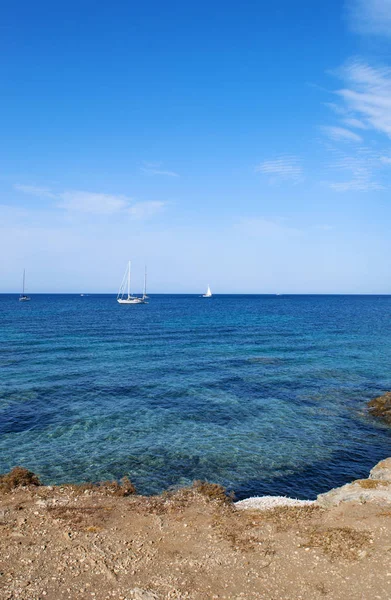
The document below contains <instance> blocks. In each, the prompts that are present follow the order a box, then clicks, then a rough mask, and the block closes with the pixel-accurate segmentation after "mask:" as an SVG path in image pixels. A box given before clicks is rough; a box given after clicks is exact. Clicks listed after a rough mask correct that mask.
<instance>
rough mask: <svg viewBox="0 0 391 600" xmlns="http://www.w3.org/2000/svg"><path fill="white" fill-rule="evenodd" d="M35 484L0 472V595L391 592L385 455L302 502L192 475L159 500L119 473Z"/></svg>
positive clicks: (315, 596) (17, 473)
mask: <svg viewBox="0 0 391 600" xmlns="http://www.w3.org/2000/svg"><path fill="white" fill-rule="evenodd" d="M23 483H27V484H28V485H24V486H23V485H20V484H23ZM38 484H39V481H38V479H37V478H36V476H35V475H34V474H32V473H30V472H28V471H27V470H23V469H19V470H14V471H13V472H11V473H10V474H8V475H6V476H5V477H4V476H3V477H2V479H0V531H1V536H0V596H1V597H2V598H5V599H7V600H14V599H23V600H37V599H40V600H44V599H45V600H59V599H62V598H66V599H68V600H73V599H79V598H80V599H83V600H84V599H86V598H89V599H91V598H92V599H94V600H112V599H113V598H115V599H118V600H170V599H175V600H213V599H216V600H217V599H221V600H243V599H245V600H247V599H249V600H251V599H254V600H256V599H260V600H266V599H267V600H269V599H271V598H272V599H273V600H300V599H303V600H306V599H307V598H308V599H311V600H321V599H322V598H324V597H329V598H330V599H331V598H332V599H333V600H339V599H340V600H349V599H351V600H353V599H356V598H372V597H376V598H377V599H380V600H388V599H389V597H390V596H391V575H390V573H389V557H388V554H387V552H386V550H387V549H390V548H391V458H388V459H385V460H384V461H381V462H380V463H378V464H377V465H376V466H375V467H374V468H373V469H372V470H371V472H370V474H369V477H368V479H363V480H356V481H354V482H352V483H348V484H346V485H345V486H342V487H341V488H336V489H333V490H330V491H329V492H327V493H326V494H321V495H319V496H318V499H317V501H316V502H313V501H310V502H309V503H308V502H307V503H306V502H305V501H295V500H294V499H289V498H281V497H280V498H277V497H261V498H253V499H252V501H251V502H249V499H248V500H245V501H239V502H238V503H235V502H233V500H232V498H230V497H229V496H227V494H226V493H225V491H224V489H223V488H222V487H221V486H219V485H216V484H209V483H202V482H195V483H194V484H193V486H191V487H188V488H182V489H179V490H177V491H176V492H165V493H163V494H160V495H159V496H139V495H137V494H136V493H135V489H134V487H133V486H132V484H131V482H130V481H129V480H127V479H124V480H122V482H121V483H120V484H119V483H117V482H114V483H113V482H106V483H102V484H99V485H95V486H94V485H88V484H86V485H84V486H80V485H79V486H77V485H64V486H41V485H38ZM246 503H247V505H246ZM257 503H258V504H257Z"/></svg>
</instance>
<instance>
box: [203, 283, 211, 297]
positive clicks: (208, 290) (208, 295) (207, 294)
mask: <svg viewBox="0 0 391 600" xmlns="http://www.w3.org/2000/svg"><path fill="white" fill-rule="evenodd" d="M202 297H203V298H212V292H211V289H210V286H209V284H208V289H207V290H206V294H203V296H202Z"/></svg>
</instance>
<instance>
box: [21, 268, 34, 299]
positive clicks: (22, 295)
mask: <svg viewBox="0 0 391 600" xmlns="http://www.w3.org/2000/svg"><path fill="white" fill-rule="evenodd" d="M25 278H26V269H23V291H22V293H21V294H20V296H19V302H28V300H31V298H30V297H29V296H27V295H26V294H25V291H24V283H25Z"/></svg>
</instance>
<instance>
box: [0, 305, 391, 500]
mask: <svg viewBox="0 0 391 600" xmlns="http://www.w3.org/2000/svg"><path fill="white" fill-rule="evenodd" d="M16 302H17V301H16V299H15V297H13V296H0V308H1V310H0V368H1V371H2V374H3V377H2V383H1V384H0V386H1V387H0V472H1V471H5V470H8V469H10V468H11V467H13V466H15V465H16V464H23V465H25V466H26V467H29V468H31V469H32V470H34V471H36V472H37V473H39V474H40V475H41V476H42V478H43V480H44V481H45V482H48V483H59V482H64V481H75V482H76V481H78V482H80V481H85V480H92V481H97V480H102V479H108V478H118V477H122V476H123V475H129V476H130V477H131V479H132V480H134V482H135V483H136V485H137V487H138V488H139V490H140V491H141V492H144V493H155V492H160V491H161V490H163V489H167V488H168V487H170V486H177V485H184V484H187V483H190V482H191V481H192V480H193V479H208V480H210V481H215V482H218V483H222V484H223V485H226V486H227V487H228V488H230V489H234V490H235V491H236V493H237V496H238V497H239V498H243V497H246V496H251V495H259V494H262V493H263V494H279V495H280V494H282V495H284V494H289V495H295V496H297V497H299V498H305V497H311V498H312V497H315V495H316V494H317V493H320V492H322V491H324V490H325V489H328V488H330V487H332V486H334V485H339V484H341V483H344V482H346V481H348V480H350V479H352V478H353V477H361V476H365V475H367V472H368V470H369V468H370V467H371V466H372V465H373V464H374V463H375V462H377V461H378V460H379V459H381V458H384V456H386V455H387V454H389V443H390V430H389V429H387V428H385V427H380V426H378V425H377V424H376V423H374V422H373V420H371V419H370V418H369V417H368V416H367V415H366V414H365V413H360V410H361V408H362V407H363V406H364V404H365V401H366V400H367V399H369V398H370V397H371V396H374V395H376V394H377V393H378V392H379V393H380V392H381V391H383V390H385V389H390V388H391V377H390V375H389V372H390V371H389V356H390V355H391V335H390V333H391V331H390V329H391V324H390V320H389V318H388V315H389V313H390V309H391V298H388V297H384V298H383V299H382V302H381V305H380V306H379V303H377V305H376V310H374V302H375V299H374V298H371V297H354V296H346V297H343V296H339V297H316V296H314V297H308V296H302V297H297V296H296V297H295V296H291V297H289V296H287V297H285V296H284V297H276V298H274V299H273V297H262V296H246V297H235V296H225V297H220V298H219V297H215V298H214V299H213V302H211V303H209V302H208V303H205V302H202V301H200V299H199V298H196V297H192V296H188V297H185V296H180V297H170V296H156V297H153V298H152V299H151V301H150V303H149V304H148V306H147V307H144V308H146V310H142V311H137V310H134V307H132V310H130V311H129V310H123V307H118V305H117V303H116V302H115V298H114V297H112V296H89V297H86V298H83V299H80V297H78V296H37V297H34V298H33V301H32V302H31V305H30V306H29V307H28V309H27V311H25V310H18V308H20V307H19V306H18V305H17V303H16ZM15 306H16V309H15Z"/></svg>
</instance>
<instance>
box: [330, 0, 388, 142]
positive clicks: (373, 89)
mask: <svg viewBox="0 0 391 600" xmlns="http://www.w3.org/2000/svg"><path fill="white" fill-rule="evenodd" d="M390 1H391V0H390ZM340 73H341V76H342V77H343V79H344V81H345V87H344V88H342V89H339V90H337V92H336V94H337V95H338V96H339V97H340V98H341V99H342V101H343V102H344V105H345V107H346V108H347V109H348V110H349V111H350V113H351V115H352V116H353V118H357V119H359V120H360V121H361V122H363V123H364V124H365V125H366V127H368V128H371V129H374V130H376V131H378V132H380V133H384V134H387V135H388V136H390V137H391V69H390V68H389V67H378V68H375V67H371V66H369V65H368V64H366V63H365V62H363V61H360V60H354V61H351V62H349V63H348V64H347V65H345V66H344V67H343V68H342V69H341V70H340Z"/></svg>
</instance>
